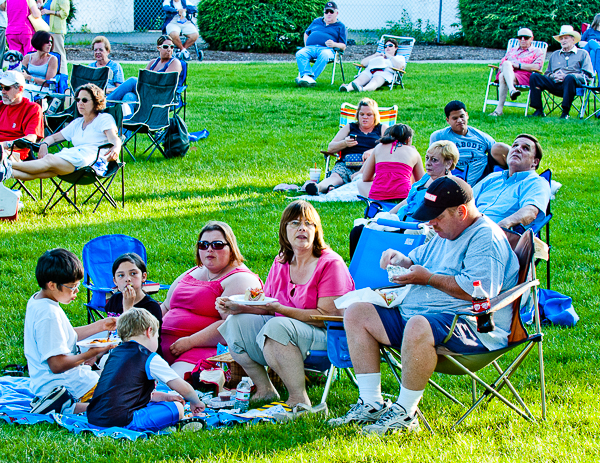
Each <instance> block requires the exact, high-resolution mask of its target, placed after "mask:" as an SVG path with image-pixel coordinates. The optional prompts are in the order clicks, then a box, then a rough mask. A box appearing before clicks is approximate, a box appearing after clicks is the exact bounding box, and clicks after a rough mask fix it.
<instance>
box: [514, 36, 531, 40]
mask: <svg viewBox="0 0 600 463" xmlns="http://www.w3.org/2000/svg"><path fill="white" fill-rule="evenodd" d="M517 38H518V39H519V40H529V39H530V38H531V37H527V36H526V35H519V36H518V37H517Z"/></svg>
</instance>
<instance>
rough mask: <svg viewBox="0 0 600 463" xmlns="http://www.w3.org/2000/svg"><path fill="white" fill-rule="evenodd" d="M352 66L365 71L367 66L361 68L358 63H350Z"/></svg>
mask: <svg viewBox="0 0 600 463" xmlns="http://www.w3.org/2000/svg"><path fill="white" fill-rule="evenodd" d="M352 66H356V67H357V68H361V69H365V68H366V67H367V66H363V65H362V64H360V63H352Z"/></svg>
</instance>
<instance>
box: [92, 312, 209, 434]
mask: <svg viewBox="0 0 600 463" xmlns="http://www.w3.org/2000/svg"><path fill="white" fill-rule="evenodd" d="M117 333H118V335H119V337H120V338H121V340H122V341H123V342H122V344H120V345H119V346H118V347H116V348H115V349H114V350H113V351H112V352H111V355H110V356H109V358H108V360H107V361H106V364H105V366H104V370H103V372H102V376H101V377H100V381H99V382H98V387H96V390H95V391H94V396H93V398H92V400H91V402H90V406H89V407H88V410H87V418H88V422H89V423H90V424H93V425H95V426H102V427H112V426H120V427H123V428H126V429H130V430H132V431H160V430H161V429H164V428H166V427H168V426H175V425H179V426H180V427H181V426H182V425H183V427H185V426H189V427H192V426H193V425H196V424H197V423H196V422H195V421H193V420H192V421H191V422H190V420H185V422H181V420H182V418H183V406H184V404H185V401H186V400H187V401H188V402H190V408H191V411H192V415H194V416H198V415H199V414H200V413H201V412H202V411H203V410H204V404H203V403H202V402H201V401H200V399H198V396H197V395H196V392H195V391H194V389H193V388H192V386H190V385H189V384H188V383H186V382H185V381H184V380H183V379H181V378H180V377H179V375H178V374H177V373H175V371H174V370H173V369H172V368H171V367H169V365H168V364H167V362H165V360H163V358H162V357H160V356H159V355H157V354H156V349H157V348H158V320H157V319H156V317H154V316H153V315H152V314H151V313H150V312H148V311H147V310H146V309H138V308H135V307H134V308H132V309H130V310H128V311H127V312H125V313H124V314H123V315H121V316H120V317H119V319H118V321H117ZM156 380H158V381H160V382H161V383H163V384H166V385H167V386H168V387H169V388H170V389H172V390H173V391H175V392H178V393H179V394H181V395H178V394H169V393H166V392H159V391H156V390H155V381H156ZM182 396H183V397H182ZM184 398H185V400H184ZM184 423H185V424H184Z"/></svg>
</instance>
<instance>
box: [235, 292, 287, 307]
mask: <svg viewBox="0 0 600 463" xmlns="http://www.w3.org/2000/svg"><path fill="white" fill-rule="evenodd" d="M245 297H246V296H245V295H244V294H236V295H234V296H229V299H231V300H232V301H233V302H235V303H236V304H240V305H265V304H268V303H270V302H277V299H275V298H274V297H265V300H264V301H245V300H244V298H245Z"/></svg>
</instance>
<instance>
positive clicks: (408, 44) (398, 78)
mask: <svg viewBox="0 0 600 463" xmlns="http://www.w3.org/2000/svg"><path fill="white" fill-rule="evenodd" d="M386 39H396V40H397V41H398V51H397V52H396V56H399V55H400V56H403V57H404V60H405V61H406V64H407V65H408V60H409V59H410V55H411V54H412V51H413V48H414V46H415V39H414V38H412V37H401V36H398V35H388V34H384V35H382V36H381V39H380V40H379V42H383V43H385V41H386ZM353 64H354V66H356V70H357V71H358V74H360V73H361V72H362V71H363V70H364V69H365V67H366V66H363V65H362V64H360V63H353ZM392 72H393V73H394V80H392V82H391V83H388V82H386V83H385V84H384V85H387V86H388V87H389V88H390V90H393V89H394V85H400V87H402V88H403V89H404V82H403V78H404V74H406V68H404V69H396V68H392ZM358 74H357V75H356V76H354V78H355V79H356V77H358ZM332 83H333V82H332Z"/></svg>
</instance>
